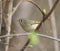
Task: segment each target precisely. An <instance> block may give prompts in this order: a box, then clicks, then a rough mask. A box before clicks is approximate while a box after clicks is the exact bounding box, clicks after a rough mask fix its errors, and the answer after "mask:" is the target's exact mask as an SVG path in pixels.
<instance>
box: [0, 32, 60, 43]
mask: <svg viewBox="0 0 60 51" xmlns="http://www.w3.org/2000/svg"><path fill="white" fill-rule="evenodd" d="M29 34H30V33H20V34H10V35H7V34H6V35H2V36H0V38H6V37H13V36H14V37H15V36H28V35H29ZM37 35H38V36H40V37H43V38H49V39H52V40H54V41H58V42H60V39H58V38H55V37H52V36H48V35H44V34H37Z"/></svg>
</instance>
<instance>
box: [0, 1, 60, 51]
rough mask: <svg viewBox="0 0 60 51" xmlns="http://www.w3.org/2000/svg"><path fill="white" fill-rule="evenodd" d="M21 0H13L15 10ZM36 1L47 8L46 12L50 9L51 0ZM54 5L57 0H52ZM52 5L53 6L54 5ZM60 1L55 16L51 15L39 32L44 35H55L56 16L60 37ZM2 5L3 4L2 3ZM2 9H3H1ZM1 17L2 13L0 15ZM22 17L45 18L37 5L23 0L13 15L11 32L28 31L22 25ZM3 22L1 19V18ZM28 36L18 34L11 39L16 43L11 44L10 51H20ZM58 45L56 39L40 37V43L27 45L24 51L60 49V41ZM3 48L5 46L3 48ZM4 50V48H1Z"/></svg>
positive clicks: (39, 19)
mask: <svg viewBox="0 0 60 51" xmlns="http://www.w3.org/2000/svg"><path fill="white" fill-rule="evenodd" d="M20 1H21V0H13V10H14V9H15V7H16V5H17V4H18V3H19V2H20ZM32 1H33V2H35V3H36V4H37V5H38V6H39V7H40V8H41V10H43V9H46V13H48V12H49V11H50V5H49V3H50V1H48V0H32ZM51 1H52V5H53V4H54V2H55V1H56V0H51ZM52 5H51V6H52ZM59 5H60V2H59V3H58V5H57V6H56V8H55V10H54V14H53V16H50V17H49V18H48V19H47V20H46V21H45V22H44V23H43V24H42V26H41V28H40V29H39V33H41V34H44V35H49V36H52V37H54V33H53V32H54V29H53V26H52V22H53V21H52V20H51V19H52V18H51V17H55V19H54V20H55V24H56V25H55V26H56V32H57V38H60V23H59V22H60V17H59V16H60V7H59ZM0 6H1V5H0ZM0 10H1V9H0ZM0 17H1V15H0ZM20 18H24V19H30V20H38V21H41V20H42V19H43V15H42V13H41V12H40V11H39V10H38V8H37V7H36V6H34V5H33V4H31V3H30V2H27V1H25V0H24V1H23V2H22V3H21V4H20V5H19V7H18V8H17V10H16V12H15V13H14V14H13V16H12V24H11V33H14V34H19V33H20V34H21V33H26V31H24V30H23V28H22V27H21V26H20V24H19V22H18V20H19V19H20ZM0 22H1V20H0ZM27 40H28V36H18V37H14V38H12V39H10V42H9V43H10V44H11V45H14V47H11V46H9V49H8V51H20V49H21V48H22V47H23V46H24V44H25V43H26V42H27ZM57 43H58V46H56V45H55V43H54V40H51V39H48V38H44V37H40V43H39V44H38V45H37V46H34V47H32V48H29V47H27V48H26V49H25V50H24V51H56V49H57V50H58V51H60V49H59V48H60V42H57ZM1 49H3V48H1ZM1 51H3V50H1Z"/></svg>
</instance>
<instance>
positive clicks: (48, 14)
mask: <svg viewBox="0 0 60 51" xmlns="http://www.w3.org/2000/svg"><path fill="white" fill-rule="evenodd" d="M58 2H59V0H56V2H55V3H54V5H53V7H52V8H51V10H50V11H49V13H47V14H46V15H45V16H44V19H43V20H42V21H41V23H40V24H39V25H38V26H37V28H36V30H35V31H37V30H39V29H40V27H41V25H42V23H43V22H45V21H46V20H47V19H48V17H49V16H50V15H51V13H52V12H53V10H54V9H55V7H56V6H57V4H58Z"/></svg>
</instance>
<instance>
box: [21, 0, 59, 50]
mask: <svg viewBox="0 0 60 51" xmlns="http://www.w3.org/2000/svg"><path fill="white" fill-rule="evenodd" d="M58 2H59V0H56V2H55V3H54V5H53V7H52V8H51V10H50V11H49V13H48V14H47V15H45V16H43V17H44V19H43V20H42V21H41V23H40V24H39V25H38V26H37V28H36V29H35V31H38V30H39V29H40V27H41V25H42V23H43V22H45V21H46V20H47V19H48V17H49V16H50V15H51V13H52V12H53V10H54V9H55V7H56V5H57V4H58ZM33 4H34V3H33ZM36 7H37V6H36ZM29 42H30V40H29V39H28V40H27V42H26V44H25V45H24V47H23V48H22V49H21V50H20V51H24V49H25V48H26V47H27V46H28V44H29Z"/></svg>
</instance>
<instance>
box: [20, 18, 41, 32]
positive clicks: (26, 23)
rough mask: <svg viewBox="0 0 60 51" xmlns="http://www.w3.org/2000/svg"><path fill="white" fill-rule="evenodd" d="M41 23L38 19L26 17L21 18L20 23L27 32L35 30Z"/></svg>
mask: <svg viewBox="0 0 60 51" xmlns="http://www.w3.org/2000/svg"><path fill="white" fill-rule="evenodd" d="M39 23H40V21H36V20H28V19H24V18H20V19H19V24H20V25H21V27H22V28H23V29H24V31H26V32H31V31H34V30H35V29H36V27H37V26H38V24H39Z"/></svg>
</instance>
